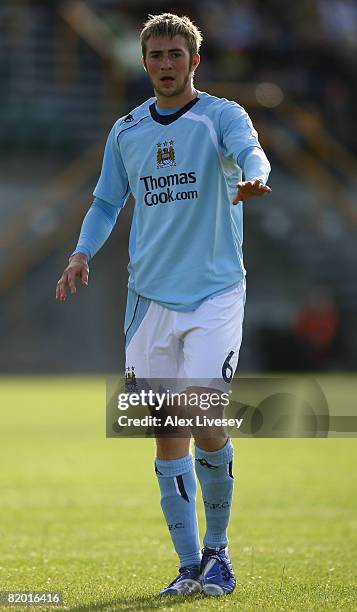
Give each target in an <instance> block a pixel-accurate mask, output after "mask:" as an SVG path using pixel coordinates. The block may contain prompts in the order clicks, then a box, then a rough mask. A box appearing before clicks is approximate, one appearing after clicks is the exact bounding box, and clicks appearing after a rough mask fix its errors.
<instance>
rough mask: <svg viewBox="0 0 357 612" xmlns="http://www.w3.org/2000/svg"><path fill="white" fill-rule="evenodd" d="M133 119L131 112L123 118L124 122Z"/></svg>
mask: <svg viewBox="0 0 357 612" xmlns="http://www.w3.org/2000/svg"><path fill="white" fill-rule="evenodd" d="M131 121H134V117H133V115H131V114H130V113H129V115H127V116H126V117H124V119H123V121H122V123H130V122H131Z"/></svg>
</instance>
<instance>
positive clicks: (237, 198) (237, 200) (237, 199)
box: [232, 189, 243, 206]
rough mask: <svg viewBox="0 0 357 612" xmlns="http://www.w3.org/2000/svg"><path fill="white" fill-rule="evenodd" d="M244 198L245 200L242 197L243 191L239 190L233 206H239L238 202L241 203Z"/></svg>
mask: <svg viewBox="0 0 357 612" xmlns="http://www.w3.org/2000/svg"><path fill="white" fill-rule="evenodd" d="M242 198H243V195H242V193H241V191H240V190H239V189H238V191H237V193H236V195H235V196H234V198H233V201H232V204H233V206H236V205H237V204H238V202H241V200H242Z"/></svg>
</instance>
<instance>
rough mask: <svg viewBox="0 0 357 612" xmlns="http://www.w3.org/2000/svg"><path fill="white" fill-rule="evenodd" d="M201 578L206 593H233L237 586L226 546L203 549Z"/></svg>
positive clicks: (213, 594)
mask: <svg viewBox="0 0 357 612" xmlns="http://www.w3.org/2000/svg"><path fill="white" fill-rule="evenodd" d="M201 580H202V588H203V592H204V594H205V595H212V596H216V597H217V596H219V595H228V593H232V592H233V591H234V589H235V586H236V578H235V575H234V571H233V567H232V564H231V560H230V558H229V555H228V550H227V547H226V546H221V547H219V548H209V547H208V546H205V547H204V549H203V550H202V561H201Z"/></svg>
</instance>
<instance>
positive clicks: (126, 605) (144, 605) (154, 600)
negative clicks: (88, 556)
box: [67, 594, 207, 612]
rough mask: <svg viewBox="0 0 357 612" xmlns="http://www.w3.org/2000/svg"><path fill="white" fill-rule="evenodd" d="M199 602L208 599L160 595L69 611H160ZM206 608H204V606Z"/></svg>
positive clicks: (80, 607)
mask: <svg viewBox="0 0 357 612" xmlns="http://www.w3.org/2000/svg"><path fill="white" fill-rule="evenodd" d="M188 601H189V602H195V601H196V602H198V601H202V602H203V601H207V598H206V597H205V596H204V595H202V594H197V595H188V596H186V597H185V596H175V595H173V596H166V597H160V595H147V596H144V595H142V596H140V595H139V596H138V597H135V596H133V597H127V596H123V597H118V598H116V599H115V598H114V599H111V600H108V601H102V602H100V603H97V604H95V603H93V604H90V605H88V606H73V607H68V608H67V610H70V611H71V612H90V611H92V610H108V611H109V610H110V611H113V612H114V611H115V610H122V611H123V612H126V611H127V612H129V611H130V612H136V611H137V610H142V611H143V612H144V611H145V610H160V608H167V607H168V606H169V607H172V606H182V605H184V604H186V603H187V602H188ZM202 608H204V606H202Z"/></svg>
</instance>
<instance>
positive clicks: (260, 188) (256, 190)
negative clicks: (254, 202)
mask: <svg viewBox="0 0 357 612" xmlns="http://www.w3.org/2000/svg"><path fill="white" fill-rule="evenodd" d="M237 188H238V189H237V193H236V195H235V197H234V200H233V202H232V204H233V205H234V206H235V205H236V204H238V202H241V201H244V200H249V198H253V197H257V196H258V197H260V196H263V195H265V194H266V193H271V189H270V187H268V185H264V183H262V182H261V181H260V180H259V179H255V181H241V182H240V183H238V185H237Z"/></svg>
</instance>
